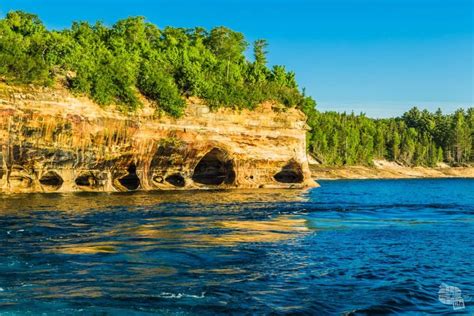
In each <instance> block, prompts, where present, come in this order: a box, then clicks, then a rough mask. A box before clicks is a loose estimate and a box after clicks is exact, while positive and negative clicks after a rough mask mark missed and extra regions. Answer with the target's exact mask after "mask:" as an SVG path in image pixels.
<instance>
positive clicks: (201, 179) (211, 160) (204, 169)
mask: <svg viewBox="0 0 474 316" xmlns="http://www.w3.org/2000/svg"><path fill="white" fill-rule="evenodd" d="M192 179H193V181H194V182H196V183H200V184H205V185H220V184H222V183H225V184H231V183H233V182H234V181H235V171H234V167H233V163H232V160H229V159H228V158H227V154H226V153H225V152H224V151H222V150H221V149H218V148H214V149H212V150H211V151H210V152H208V153H207V154H206V155H205V156H204V157H203V158H202V159H201V160H200V161H199V163H198V164H197V166H196V168H194V174H193V178H192Z"/></svg>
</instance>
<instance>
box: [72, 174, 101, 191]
mask: <svg viewBox="0 0 474 316" xmlns="http://www.w3.org/2000/svg"><path fill="white" fill-rule="evenodd" d="M74 183H75V184H76V185H77V186H78V187H79V188H82V189H87V188H88V189H94V188H97V187H99V186H100V181H99V179H98V178H97V177H96V175H95V174H94V173H93V172H84V173H81V174H80V175H79V176H78V177H77V178H76V179H75V180H74Z"/></svg>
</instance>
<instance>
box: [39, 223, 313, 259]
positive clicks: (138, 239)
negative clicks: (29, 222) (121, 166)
mask: <svg viewBox="0 0 474 316" xmlns="http://www.w3.org/2000/svg"><path fill="white" fill-rule="evenodd" d="M308 231H309V229H308V227H307V226H306V221H305V220H304V219H301V218H295V217H294V216H288V215H281V216H277V217H274V218H270V219H268V220H265V221H252V220H225V221H219V220H217V221H212V220H209V218H208V217H188V216H184V217H176V218H174V219H173V220H169V219H165V220H161V219H159V218H154V219H153V223H148V224H144V225H139V226H136V227H133V224H129V225H119V226H117V227H115V228H114V229H111V230H103V231H101V232H100V235H99V234H94V239H96V240H102V239H105V238H107V239H113V240H126V243H125V244H121V243H119V242H117V241H97V242H81V243H77V239H76V238H74V239H72V240H68V239H64V238H61V239H58V240H56V242H55V243H54V246H53V247H52V248H47V247H42V248H43V251H44V252H56V253H62V254H70V255H72V254H97V253H115V252H117V251H123V249H125V248H127V247H130V246H135V247H140V251H143V250H144V249H150V250H151V249H153V248H155V247H156V246H157V245H162V247H169V246H170V245H175V244H179V245H180V247H184V248H188V247H210V246H233V245H237V244H238V243H252V242H253V243H256V242H276V241H281V240H285V239H290V238H294V237H296V236H298V235H300V234H302V233H305V232H308Z"/></svg>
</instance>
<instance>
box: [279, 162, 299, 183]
mask: <svg viewBox="0 0 474 316" xmlns="http://www.w3.org/2000/svg"><path fill="white" fill-rule="evenodd" d="M273 178H274V179H275V181H277V182H280V183H302V182H303V180H304V175H303V169H302V168H301V165H300V164H299V163H297V162H296V161H294V160H291V161H289V162H288V163H287V164H286V165H284V166H283V168H281V170H280V171H279V172H277V173H276V174H275V175H274V176H273Z"/></svg>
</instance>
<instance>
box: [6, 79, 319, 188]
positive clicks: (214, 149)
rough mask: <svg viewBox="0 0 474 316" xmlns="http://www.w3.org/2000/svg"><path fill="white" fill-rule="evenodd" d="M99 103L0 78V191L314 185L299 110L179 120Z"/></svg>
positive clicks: (192, 108)
mask: <svg viewBox="0 0 474 316" xmlns="http://www.w3.org/2000/svg"><path fill="white" fill-rule="evenodd" d="M143 101H144V102H143V103H144V104H145V107H144V108H143V109H141V110H139V111H138V112H137V113H134V114H124V113H122V112H120V111H118V110H116V109H113V108H112V109H109V108H108V109H104V108H102V107H100V106H98V105H97V104H95V103H93V102H91V101H90V100H89V99H87V98H83V97H75V96H73V95H71V94H70V93H69V92H68V91H67V90H65V89H62V88H60V87H56V88H54V89H51V88H33V87H28V88H26V87H14V86H8V85H6V84H4V83H0V139H1V143H0V146H1V151H0V192H7V193H22V192H74V191H103V192H112V191H130V190H177V189H212V188H219V189H230V188H273V187H275V188H304V187H310V186H316V185H317V184H316V183H315V182H314V181H313V180H312V178H311V172H310V171H309V168H308V162H307V158H306V129H307V126H306V123H305V116H304V114H303V113H301V112H300V111H299V110H296V109H288V110H285V111H280V110H279V108H278V107H277V106H276V105H274V104H271V103H267V104H263V105H261V106H260V107H259V108H258V109H256V110H254V111H248V110H243V111H233V110H230V109H220V110H218V111H216V112H212V111H210V110H209V108H208V107H207V106H206V105H204V104H203V103H202V102H200V101H199V100H197V99H190V100H188V106H187V109H186V113H185V115H184V116H183V117H182V118H179V119H175V118H171V117H168V116H157V115H156V113H155V112H154V110H153V109H152V107H151V106H150V104H149V103H148V102H147V101H146V100H143Z"/></svg>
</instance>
